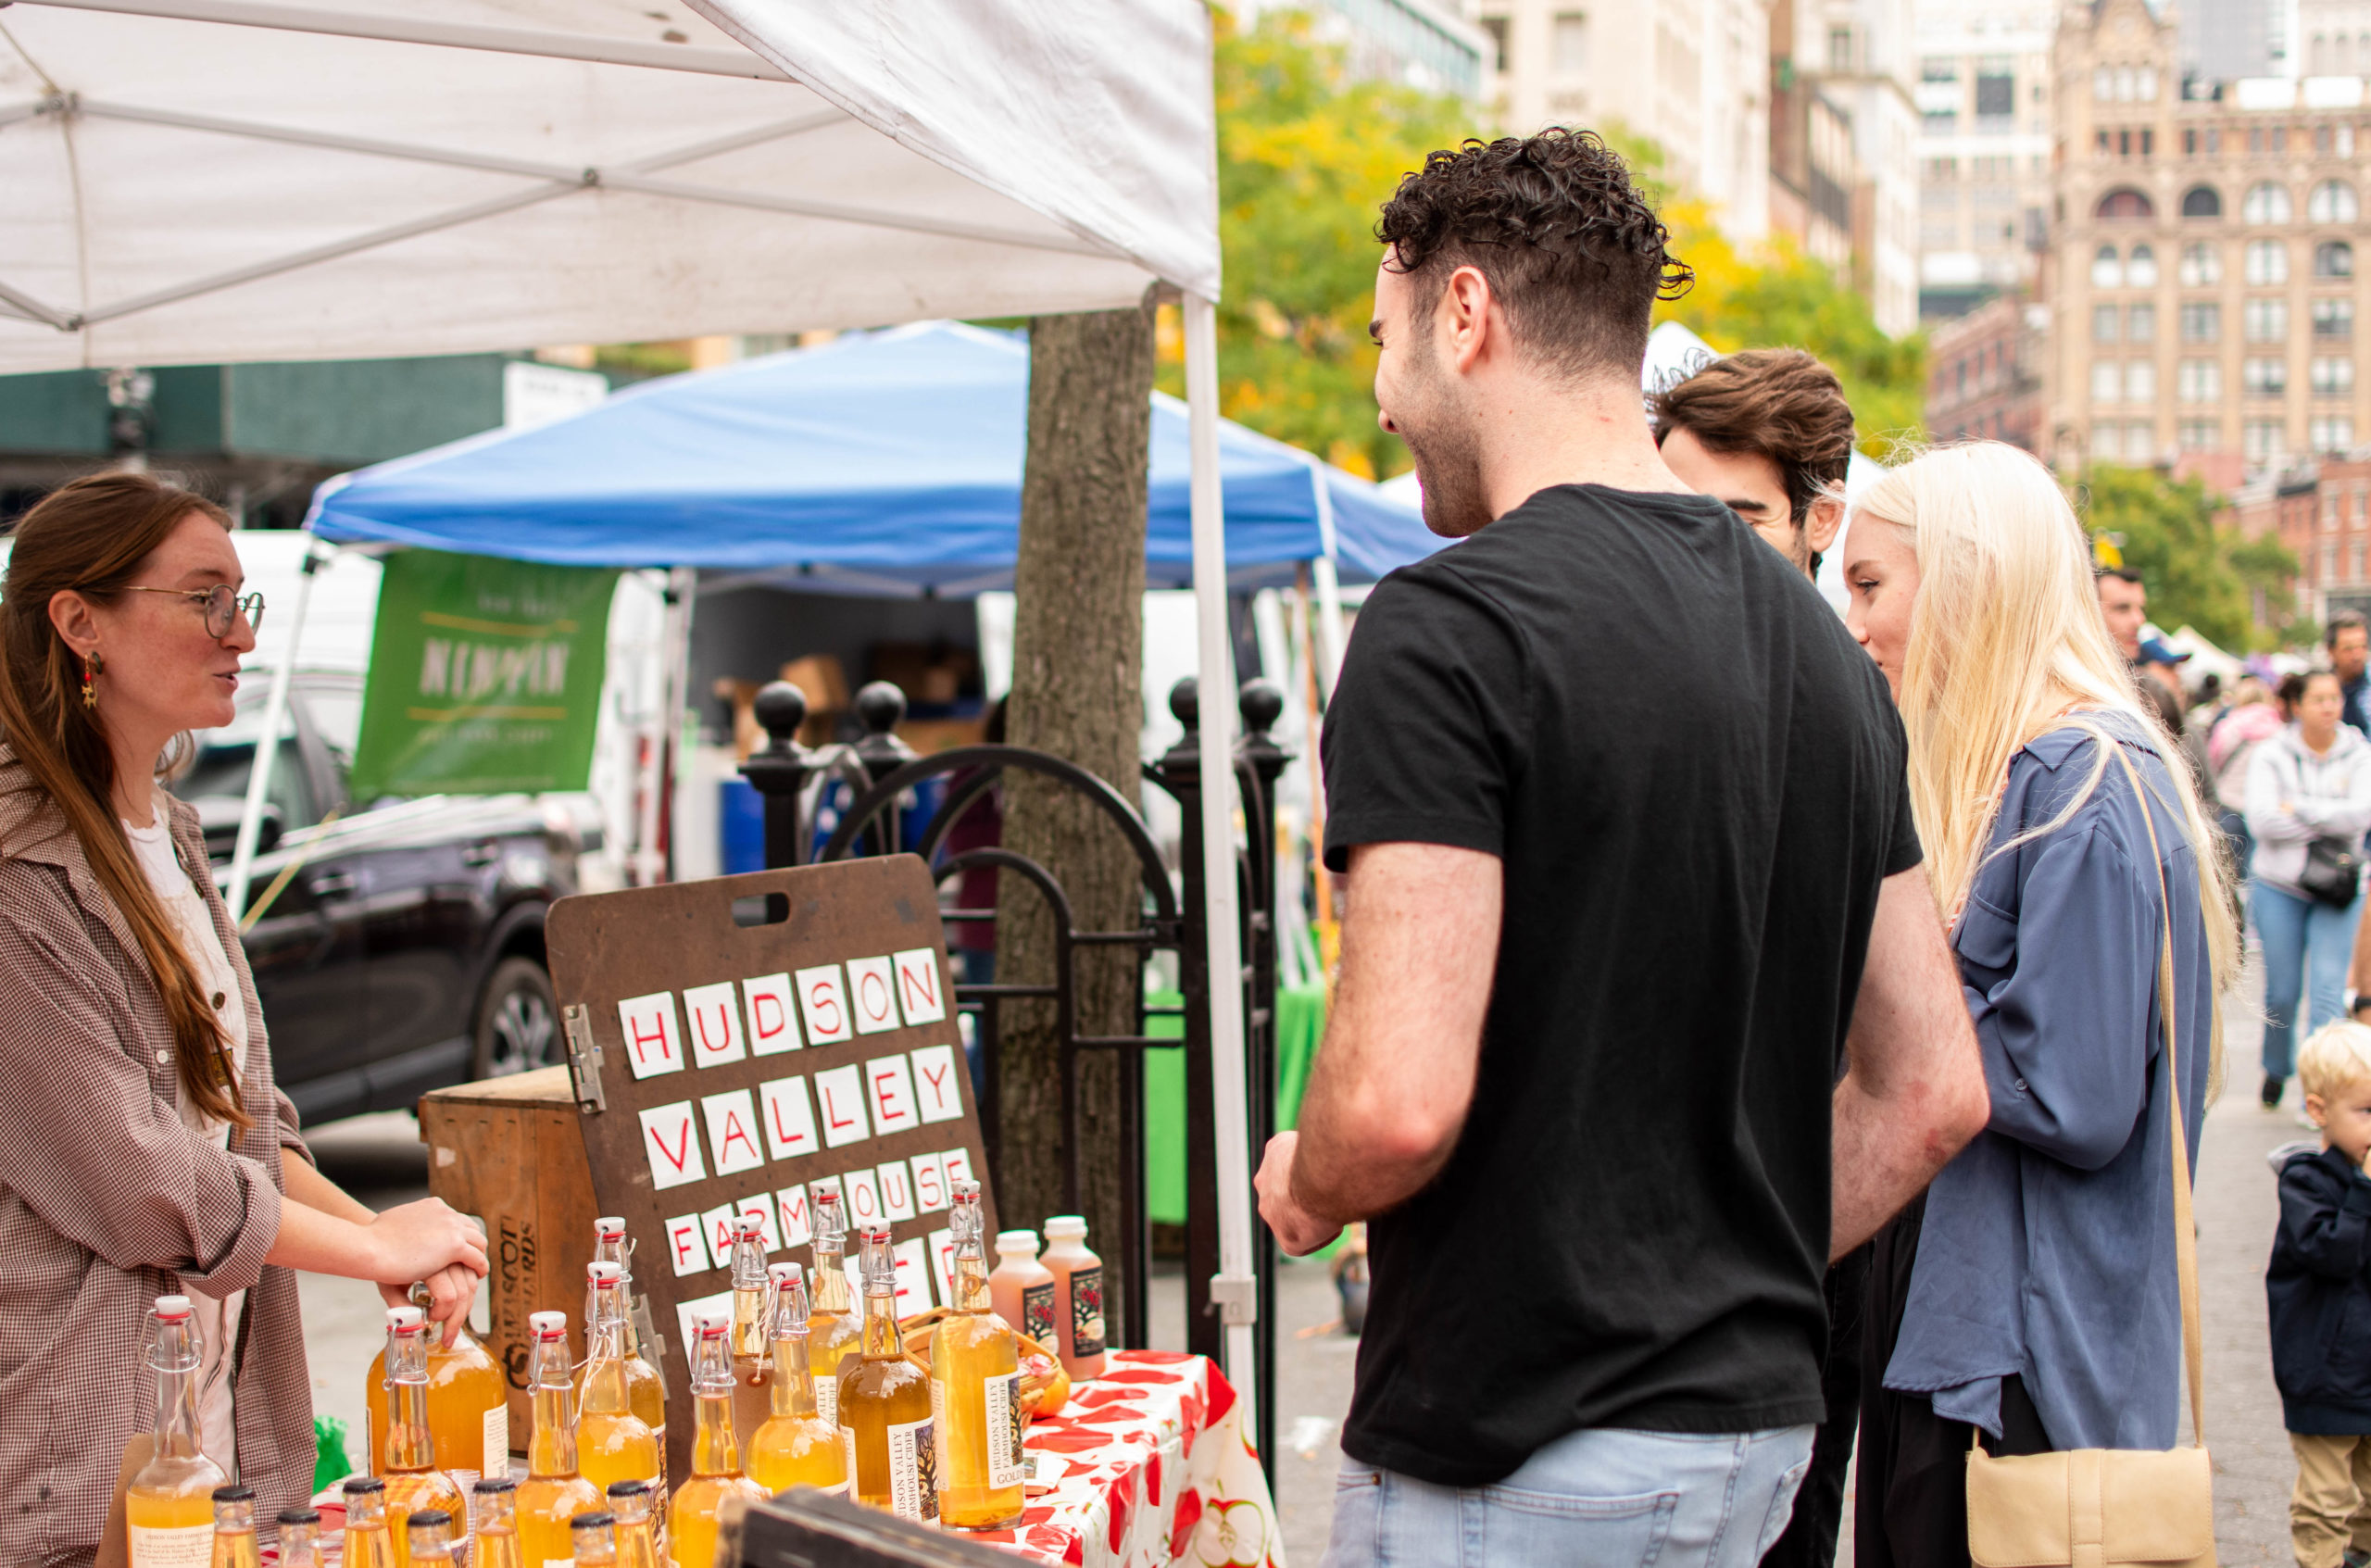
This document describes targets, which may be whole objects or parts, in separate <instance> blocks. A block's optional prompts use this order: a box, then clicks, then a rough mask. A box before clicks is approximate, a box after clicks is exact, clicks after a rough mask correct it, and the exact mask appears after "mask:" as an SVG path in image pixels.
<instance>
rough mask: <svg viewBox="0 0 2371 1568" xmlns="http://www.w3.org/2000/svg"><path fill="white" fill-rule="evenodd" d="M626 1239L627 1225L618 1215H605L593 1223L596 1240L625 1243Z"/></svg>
mask: <svg viewBox="0 0 2371 1568" xmlns="http://www.w3.org/2000/svg"><path fill="white" fill-rule="evenodd" d="M625 1238H626V1223H625V1221H624V1220H623V1219H621V1217H619V1216H618V1215H615V1214H604V1215H602V1216H601V1217H600V1218H599V1219H597V1220H596V1221H594V1222H593V1239H594V1240H596V1241H623V1240H624V1239H625Z"/></svg>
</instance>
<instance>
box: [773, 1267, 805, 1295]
mask: <svg viewBox="0 0 2371 1568" xmlns="http://www.w3.org/2000/svg"><path fill="white" fill-rule="evenodd" d="M766 1278H767V1279H769V1280H771V1281H772V1283H773V1287H774V1288H775V1289H776V1290H780V1289H782V1288H783V1287H784V1286H790V1285H804V1284H806V1283H807V1271H806V1269H804V1268H803V1267H801V1266H800V1265H798V1264H797V1263H769V1264H767V1265H766Z"/></svg>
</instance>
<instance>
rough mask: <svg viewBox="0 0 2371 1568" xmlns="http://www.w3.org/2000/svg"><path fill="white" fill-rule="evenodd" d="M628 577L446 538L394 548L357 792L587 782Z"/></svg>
mask: <svg viewBox="0 0 2371 1568" xmlns="http://www.w3.org/2000/svg"><path fill="white" fill-rule="evenodd" d="M617 581H618V574H617V572H616V571H612V570H607V569H601V568H592V567H580V566H544V565H540V564H538V563H536V562H533V561H516V560H498V559H496V558H493V557H491V556H457V555H447V554H445V552H443V551H441V550H400V551H397V552H396V553H395V554H394V555H392V556H389V557H388V558H387V563H386V575H385V576H384V577H383V579H382V580H381V582H380V585H379V625H378V631H377V633H376V634H375V635H374V636H373V638H372V640H371V645H370V682H369V684H368V685H367V686H366V687H365V688H364V692H363V699H362V739H361V743H360V745H359V746H357V747H356V749H355V758H354V774H353V779H352V782H351V786H350V787H351V790H352V794H353V797H354V798H355V799H356V800H357V801H369V800H372V799H375V798H377V797H380V796H383V795H446V794H449V795H490V794H495V793H497V792H502V791H508V790H575V789H583V787H584V784H585V777H586V774H587V772H588V771H590V769H591V767H592V761H593V723H594V720H595V718H596V715H597V714H598V712H599V710H600V703H601V674H602V665H603V663H604V662H605V659H606V655H607V652H608V629H609V595H610V591H611V590H612V589H613V588H615V587H616V586H617Z"/></svg>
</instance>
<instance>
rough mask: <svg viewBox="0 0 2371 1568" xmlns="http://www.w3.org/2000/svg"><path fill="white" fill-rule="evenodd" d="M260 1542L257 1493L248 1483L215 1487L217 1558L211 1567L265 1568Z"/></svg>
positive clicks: (215, 1555)
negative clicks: (258, 1536)
mask: <svg viewBox="0 0 2371 1568" xmlns="http://www.w3.org/2000/svg"><path fill="white" fill-rule="evenodd" d="M262 1564H263V1553H262V1551H261V1550H260V1549H258V1548H257V1545H256V1495H255V1493H254V1492H253V1491H252V1490H251V1489H249V1488H248V1487H245V1486H217V1487H215V1488H214V1557H213V1561H212V1562H211V1564H210V1568H262Z"/></svg>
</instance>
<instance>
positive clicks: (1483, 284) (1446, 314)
mask: <svg viewBox="0 0 2371 1568" xmlns="http://www.w3.org/2000/svg"><path fill="white" fill-rule="evenodd" d="M1495 303H1496V302H1495V300H1494V299H1493V297H1492V295H1491V292H1490V280H1489V279H1488V278H1487V277H1485V276H1483V274H1482V270H1481V269H1480V268H1478V267H1460V268H1458V269H1457V270H1455V271H1453V272H1451V273H1450V274H1449V282H1447V283H1445V284H1443V285H1442V288H1441V296H1440V299H1439V301H1438V302H1437V303H1436V305H1435V306H1434V308H1433V322H1432V326H1433V330H1434V331H1435V332H1439V333H1440V334H1441V335H1442V338H1443V340H1444V341H1442V343H1441V344H1440V345H1439V346H1440V347H1441V349H1442V350H1443V352H1442V356H1441V357H1442V358H1445V359H1447V360H1448V361H1449V363H1450V364H1451V365H1453V366H1455V367H1456V369H1457V372H1458V373H1459V374H1460V375H1464V374H1466V373H1467V372H1469V371H1471V370H1473V369H1474V361H1475V360H1477V359H1479V358H1481V357H1482V351H1483V350H1484V348H1485V347H1488V346H1493V345H1491V344H1490V334H1491V333H1492V332H1500V331H1504V330H1505V326H1506V318H1505V316H1504V315H1503V314H1499V315H1497V316H1496V319H1495V320H1494V319H1493V316H1494V313H1493V311H1492V308H1491V307H1492V306H1493V305H1494V304H1495Z"/></svg>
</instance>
